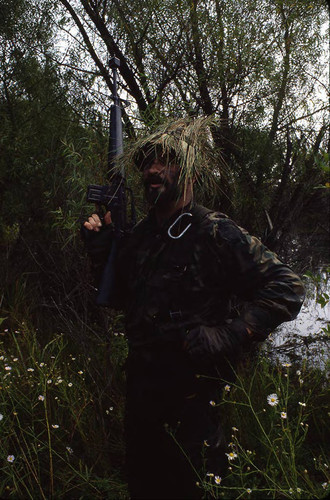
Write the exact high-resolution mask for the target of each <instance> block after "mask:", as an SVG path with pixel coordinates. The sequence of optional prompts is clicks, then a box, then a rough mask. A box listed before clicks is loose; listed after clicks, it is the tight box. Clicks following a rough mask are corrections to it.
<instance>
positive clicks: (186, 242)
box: [87, 205, 304, 414]
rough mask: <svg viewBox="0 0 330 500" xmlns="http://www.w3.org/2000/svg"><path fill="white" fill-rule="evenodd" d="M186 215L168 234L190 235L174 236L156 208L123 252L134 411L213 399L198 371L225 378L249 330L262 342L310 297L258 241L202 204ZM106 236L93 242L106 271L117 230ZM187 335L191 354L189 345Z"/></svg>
mask: <svg viewBox="0 0 330 500" xmlns="http://www.w3.org/2000/svg"><path fill="white" fill-rule="evenodd" d="M189 213H190V214H191V215H189V216H184V217H183V218H182V219H181V221H180V223H177V224H174V227H173V228H172V233H171V234H172V236H176V235H179V234H180V233H182V232H183V231H184V229H186V228H187V230H186V231H185V232H184V234H182V236H181V237H180V238H172V237H170V236H169V234H168V228H169V227H171V225H172V224H173V223H174V222H175V220H176V219H177V217H178V214H174V216H173V217H172V218H171V220H170V221H168V222H167V224H166V225H165V226H163V227H159V226H158V225H157V223H156V219H155V216H154V214H153V212H152V211H151V212H150V213H149V215H148V216H147V217H146V218H145V219H144V220H142V221H141V222H140V223H139V224H138V225H137V226H136V227H135V228H134V230H133V231H132V232H131V233H130V234H128V235H127V236H126V238H124V239H123V240H122V245H121V248H120V251H119V254H118V262H117V268H116V270H117V273H116V288H115V290H116V294H115V296H116V304H114V305H115V306H116V307H117V308H120V309H123V310H124V311H125V318H126V334H127V337H128V341H129V346H130V350H129V359H128V364H127V370H128V374H129V380H130V382H129V389H128V393H129V394H130V395H131V396H130V400H136V402H137V407H139V405H140V403H139V402H140V401H141V399H142V400H145V401H147V400H148V401H152V402H153V403H152V404H153V406H152V408H149V407H148V409H147V410H146V414H148V413H149V414H152V413H154V412H155V406H157V407H158V408H165V407H166V408H168V407H169V404H170V402H171V404H172V403H173V395H174V394H177V395H182V394H192V393H195V392H196V391H197V392H199V393H203V394H204V397H205V398H207V397H208V396H207V394H208V392H207V391H206V390H205V387H204V388H201V383H202V382H201V380H202V379H199V382H196V378H195V374H196V373H206V374H211V375H212V376H213V375H214V374H219V373H220V372H221V376H222V377H223V378H225V379H226V380H228V378H226V377H227V375H226V368H225V365H226V363H227V360H228V359H229V361H230V365H232V363H233V362H234V361H235V360H236V358H237V355H238V354H239V353H240V351H241V348H242V345H243V344H244V343H245V342H248V341H249V340H250V338H251V337H250V336H249V335H248V334H247V328H248V329H249V330H250V331H251V332H252V334H253V338H254V339H255V340H264V339H265V338H266V337H267V335H268V334H269V333H270V332H271V331H272V330H273V329H274V328H276V327H277V326H278V325H279V324H280V323H282V322H284V321H290V320H292V319H294V318H295V317H296V315H297V314H298V312H299V310H300V307H301V305H302V302H303V298H304V288H303V285H302V283H301V281H300V279H299V278H298V276H297V275H296V274H294V272H293V271H292V270H291V269H290V268H289V267H288V266H286V265H285V264H283V263H282V262H281V261H280V260H279V259H278V258H277V256H276V255H275V254H274V253H272V252H270V251H269V250H268V249H267V248H266V247H265V246H264V245H263V244H262V243H261V242H260V241H259V240H258V239H257V238H255V237H253V236H250V235H249V234H248V233H247V232H246V231H245V230H244V229H241V228H240V227H238V226H237V225H236V224H235V223H234V222H233V221H232V220H230V219H229V218H227V217H226V216H225V215H223V214H220V213H217V212H211V211H210V210H207V209H205V208H204V207H201V206H198V205H194V206H192V207H189ZM180 224H181V227H180ZM189 224H191V225H189ZM101 233H102V231H101ZM101 233H97V234H95V235H93V237H92V238H90V239H89V243H88V245H87V249H88V250H89V253H90V255H91V257H92V262H93V265H94V270H95V272H96V274H99V275H100V273H101V271H102V267H103V265H104V259H105V258H106V256H107V252H108V250H109V242H110V241H111V229H110V228H109V229H108V231H107V230H104V236H101ZM107 233H108V236H107ZM173 233H174V234H173ZM104 241H108V243H107V244H105V243H104ZM190 336H192V337H193V338H192V342H193V343H194V345H193V346H192V351H191V352H192V353H193V354H194V355H193V356H190V355H189V353H187V350H185V348H184V345H185V343H186V342H187V339H189V338H190ZM219 367H220V370H219ZM227 367H228V365H227ZM130 375H131V376H130ZM196 384H197V385H198V384H199V389H197V388H196V387H197V386H196ZM216 391H217V390H216ZM216 391H215V392H216ZM180 397H181V396H180ZM157 398H158V400H157V401H158V403H157V404H156V402H155V401H156V399H157ZM212 398H214V396H213V395H212ZM164 411H165V410H164ZM166 411H167V410H166Z"/></svg>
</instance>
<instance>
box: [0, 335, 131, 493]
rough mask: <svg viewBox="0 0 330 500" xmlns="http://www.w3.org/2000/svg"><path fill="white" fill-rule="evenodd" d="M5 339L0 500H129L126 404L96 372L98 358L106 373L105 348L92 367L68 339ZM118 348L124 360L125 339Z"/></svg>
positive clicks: (1, 348) (0, 376)
mask: <svg viewBox="0 0 330 500" xmlns="http://www.w3.org/2000/svg"><path fill="white" fill-rule="evenodd" d="M2 336H3V341H2V342H1V345H0V414H1V416H0V418H1V421H0V433H1V449H0V461H1V465H0V477H1V480H0V497H1V498H4V497H11V496H13V497H14V498H24V499H25V498H33V499H35V498H63V497H67V498H69V497H70V498H79V497H82V498H114V499H117V498H124V497H126V496H127V495H126V486H125V482H124V481H123V479H122V478H121V474H120V470H121V469H122V462H123V440H122V430H121V427H122V420H123V419H122V413H123V412H122V407H123V405H122V399H121V398H120V397H118V394H117V395H116V394H115V393H114V392H113V393H112V394H111V392H110V393H109V394H106V395H104V393H103V391H102V386H101V384H100V382H97V380H96V378H95V370H94V368H93V363H95V362H96V360H95V357H96V358H98V359H97V363H98V370H99V371H100V370H101V364H102V363H103V359H104V353H101V352H102V351H104V349H103V346H101V348H100V349H99V352H97V349H95V352H94V353H93V357H94V359H93V361H92V359H91V357H85V356H83V355H81V354H72V352H73V351H72V349H71V347H69V345H68V343H67V342H66V341H65V340H64V336H63V335H61V334H59V335H55V336H54V338H53V339H52V340H51V341H50V342H48V343H47V344H46V345H44V346H43V347H42V346H41V344H40V343H39V342H38V340H37V335H36V333H35V332H31V331H29V330H28V329H27V328H24V326H23V328H21V329H19V330H16V331H12V332H6V331H5V332H2ZM39 336H40V332H39ZM114 344H116V345H115V347H114V349H115V350H116V351H117V352H116V356H117V359H118V357H120V353H121V352H123V353H124V351H125V344H123V339H122V337H120V336H118V337H114ZM117 362H118V361H117ZM109 366H110V364H109V363H107V367H108V368H109ZM104 371H106V372H107V373H105V374H104V375H105V376H108V377H109V378H110V377H111V376H112V375H111V373H110V371H109V369H108V370H104ZM97 385H99V387H97ZM106 386H107V384H106V383H104V384H103V387H106ZM102 396H104V397H102Z"/></svg>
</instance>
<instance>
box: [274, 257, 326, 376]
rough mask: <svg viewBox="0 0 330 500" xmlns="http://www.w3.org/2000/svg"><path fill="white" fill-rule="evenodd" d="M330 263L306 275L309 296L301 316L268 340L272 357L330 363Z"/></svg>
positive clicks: (282, 327)
mask: <svg viewBox="0 0 330 500" xmlns="http://www.w3.org/2000/svg"><path fill="white" fill-rule="evenodd" d="M329 278H330V266H327V268H324V269H321V270H319V272H318V273H316V274H315V275H313V274H311V273H307V274H306V275H305V277H304V279H305V281H304V283H305V287H306V299H305V302H304V304H303V306H302V309H301V311H300V313H299V315H298V317H297V318H296V319H295V320H294V321H289V322H287V323H283V324H282V325H281V326H279V327H278V328H277V329H276V330H275V331H274V332H273V333H272V335H271V336H270V338H269V339H268V340H267V341H266V342H265V345H264V349H265V350H266V351H267V353H268V354H269V356H271V357H272V358H274V359H279V360H280V361H283V362H286V361H288V362H291V363H292V362H299V361H302V360H306V361H307V362H308V363H311V364H313V365H314V366H318V367H320V368H322V369H324V368H326V366H327V365H328V366H329V354H330V348H329V338H330V301H329V296H330V279H329Z"/></svg>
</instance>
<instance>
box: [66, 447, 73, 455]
mask: <svg viewBox="0 0 330 500" xmlns="http://www.w3.org/2000/svg"><path fill="white" fill-rule="evenodd" d="M66 451H67V452H68V453H70V455H72V453H73V449H72V448H70V446H67V447H66Z"/></svg>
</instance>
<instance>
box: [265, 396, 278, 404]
mask: <svg viewBox="0 0 330 500" xmlns="http://www.w3.org/2000/svg"><path fill="white" fill-rule="evenodd" d="M267 403H268V404H269V405H270V406H276V405H278V395H277V394H275V393H274V394H269V396H267Z"/></svg>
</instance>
